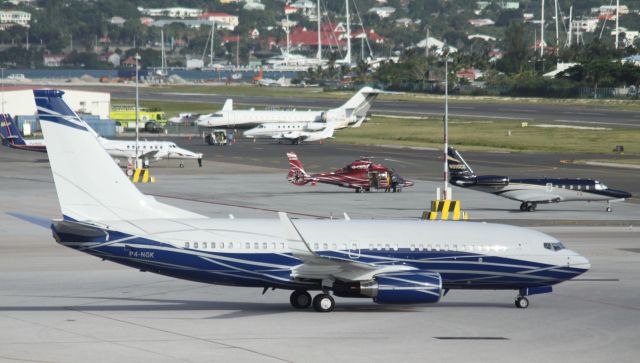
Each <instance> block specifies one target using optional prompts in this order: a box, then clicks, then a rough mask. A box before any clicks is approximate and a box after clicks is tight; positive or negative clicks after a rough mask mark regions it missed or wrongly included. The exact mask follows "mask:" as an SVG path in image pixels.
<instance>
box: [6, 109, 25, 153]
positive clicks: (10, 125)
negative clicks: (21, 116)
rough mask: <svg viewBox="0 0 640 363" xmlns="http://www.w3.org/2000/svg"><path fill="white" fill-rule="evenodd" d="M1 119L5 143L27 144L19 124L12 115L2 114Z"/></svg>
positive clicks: (9, 144)
mask: <svg viewBox="0 0 640 363" xmlns="http://www.w3.org/2000/svg"><path fill="white" fill-rule="evenodd" d="M0 120H1V121H0V136H2V143H3V144H6V145H8V146H11V145H25V144H26V143H25V141H24V138H23V137H22V133H21V132H20V130H19V129H18V125H17V124H16V122H15V121H14V120H13V118H11V116H10V115H8V114H3V115H0Z"/></svg>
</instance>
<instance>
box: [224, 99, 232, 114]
mask: <svg viewBox="0 0 640 363" xmlns="http://www.w3.org/2000/svg"><path fill="white" fill-rule="evenodd" d="M222 111H233V99H232V98H227V100H226V101H224V105H223V106H222Z"/></svg>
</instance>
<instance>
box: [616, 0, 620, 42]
mask: <svg viewBox="0 0 640 363" xmlns="http://www.w3.org/2000/svg"><path fill="white" fill-rule="evenodd" d="M619 18H620V0H616V49H618V46H619V45H620V43H618V42H619V39H620V23H619V21H618V19H619Z"/></svg>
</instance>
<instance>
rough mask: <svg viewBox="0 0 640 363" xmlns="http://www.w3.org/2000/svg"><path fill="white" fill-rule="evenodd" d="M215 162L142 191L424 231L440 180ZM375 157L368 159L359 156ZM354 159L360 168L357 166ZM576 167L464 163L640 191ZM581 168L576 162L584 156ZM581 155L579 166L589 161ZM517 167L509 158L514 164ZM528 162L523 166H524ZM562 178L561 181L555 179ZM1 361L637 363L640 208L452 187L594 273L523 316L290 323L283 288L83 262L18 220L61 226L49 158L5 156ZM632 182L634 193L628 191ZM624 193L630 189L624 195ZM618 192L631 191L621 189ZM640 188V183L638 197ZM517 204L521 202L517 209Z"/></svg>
mask: <svg viewBox="0 0 640 363" xmlns="http://www.w3.org/2000/svg"><path fill="white" fill-rule="evenodd" d="M177 141H179V143H180V144H183V145H184V146H187V147H190V148H193V149H196V150H204V151H205V153H206V155H205V164H204V167H203V168H198V167H197V166H196V165H195V163H187V165H186V166H185V168H184V169H179V168H177V162H176V161H173V160H172V161H163V162H160V163H158V164H156V165H154V168H152V173H153V174H154V175H155V176H156V177H157V178H158V182H157V183H156V184H147V185H140V189H141V190H143V191H144V192H145V193H148V194H153V195H156V196H157V198H159V199H160V200H162V201H163V202H166V203H170V204H173V205H176V206H180V207H184V208H187V209H190V210H193V211H195V212H198V213H203V214H206V215H209V216H212V217H225V216H227V214H229V213H232V214H234V216H235V217H236V218H244V217H265V218H275V213H274V211H276V210H286V211H289V212H291V213H293V214H294V215H296V216H297V217H300V218H310V217H334V218H340V217H342V212H344V211H346V212H348V213H349V214H350V215H351V217H352V218H415V217H417V215H419V213H420V212H421V211H422V210H423V209H424V207H426V206H427V204H428V201H429V200H430V199H431V195H432V194H433V189H434V187H435V186H436V185H439V183H436V182H435V181H434V180H432V178H431V177H430V176H431V175H434V176H438V175H439V172H438V170H439V168H437V167H438V165H439V163H438V161H437V152H434V151H423V150H411V149H385V148H380V147H378V148H366V149H365V148H363V147H359V146H358V147H354V146H344V145H331V144H325V145H302V146H300V147H296V148H295V149H296V151H297V152H298V153H299V155H300V157H301V159H302V161H303V162H305V165H308V168H309V169H312V168H313V169H314V170H315V169H316V168H317V169H318V170H324V169H326V168H329V167H340V166H343V165H344V164H346V163H347V162H349V161H351V160H352V159H353V158H354V157H357V156H359V155H358V154H367V155H373V156H376V157H379V158H381V159H389V160H386V161H384V162H385V163H389V164H393V165H394V166H395V167H397V170H398V171H399V172H400V173H401V174H403V175H405V176H406V177H411V178H414V179H416V181H417V183H416V185H415V186H414V187H412V188H408V189H406V190H405V191H404V192H402V193H395V194H394V193H364V194H356V193H353V192H351V191H348V190H345V189H340V188H336V187H331V186H326V185H318V186H316V187H312V186H305V187H298V186H294V185H292V184H289V183H287V182H286V180H285V174H286V170H287V169H288V165H287V162H286V159H285V156H284V153H285V152H286V151H288V150H289V149H290V148H291V147H290V146H283V145H274V144H252V143H241V144H239V145H235V146H231V147H226V148H223V147H210V146H205V145H199V141H200V140H195V139H192V140H191V142H189V141H188V140H186V139H182V140H177ZM364 151H368V152H367V153H364ZM354 154H356V155H354ZM565 157H572V155H563V156H552V155H546V154H542V155H520V154H507V155H502V154H481V153H469V156H468V157H467V161H472V162H473V163H474V166H476V169H477V170H478V171H480V170H481V169H482V171H483V172H484V171H485V169H486V172H487V173H494V172H495V171H497V170H501V171H504V173H505V174H507V175H514V176H522V175H521V174H522V173H525V172H530V171H541V172H549V173H551V172H555V173H558V174H559V175H564V174H565V173H568V174H571V175H573V174H580V175H588V174H589V175H591V174H598V173H600V174H598V175H599V176H598V177H600V176H607V178H606V179H604V178H603V179H604V180H605V181H606V182H607V183H608V184H610V185H612V186H613V185H616V183H619V184H625V183H629V184H628V185H631V184H632V180H633V179H634V178H635V180H638V179H637V176H638V174H637V173H638V172H637V171H629V170H625V169H610V168H607V169H605V171H602V169H601V168H597V167H589V166H584V167H583V166H575V165H571V164H562V163H559V161H558V160H557V159H559V158H565ZM574 157H576V158H578V157H577V156H574ZM580 158H582V156H580ZM505 160H506V161H505ZM527 160H528V161H527ZM554 167H557V169H554ZM0 183H1V184H2V188H0V200H2V201H3V203H2V204H1V205H0V230H1V231H3V236H2V237H1V238H0V326H1V327H2V329H0V361H3V362H4V361H7V362H24V361H28V362H86V361H87V360H91V361H93V362H137V361H142V360H145V361H154V362H201V361H214V362H217V361H223V362H224V361H231V360H233V361H238V362H245V361H252V362H253V361H260V362H262V361H265V362H267V361H268V362H272V361H283V362H301V361H304V362H320V361H322V362H326V361H338V362H342V361H349V362H371V361H389V360H394V361H402V362H424V361H425V360H436V361H440V360H449V361H456V362H457V361H479V362H488V361H491V362H513V361H514V360H518V361H521V362H539V361H552V362H553V361H560V360H561V361H563V362H580V363H582V362H585V361H588V362H605V361H607V362H609V361H615V362H635V361H637V356H638V354H639V353H640V347H638V345H637V342H638V339H639V338H640V330H638V328H637V327H638V326H639V324H640V313H639V312H640V281H639V280H638V279H637V276H638V274H640V253H639V252H640V235H639V232H638V224H639V221H640V206H639V205H638V204H637V203H629V202H624V203H620V204H618V205H616V206H615V207H614V211H613V213H606V212H604V205H601V204H593V203H592V204H587V203H566V204H557V205H550V206H541V207H540V208H539V210H538V211H536V212H534V213H523V212H519V211H515V210H514V209H515V208H517V203H515V202H511V201H508V200H506V199H503V198H499V197H494V196H491V195H487V194H483V193H478V192H473V191H467V190H456V191H454V193H455V194H454V196H458V197H460V198H461V199H462V200H463V207H464V208H466V209H468V210H469V213H470V214H471V217H472V218H473V219H477V220H483V219H486V220H502V221H506V222H508V223H516V224H524V225H532V226H534V227H535V228H536V229H539V230H541V231H543V232H545V233H549V234H551V235H553V236H556V237H557V238H559V239H560V240H562V241H563V242H565V244H566V245H568V246H569V247H570V248H572V249H574V250H576V251H578V252H580V253H581V254H583V255H585V256H586V257H588V258H589V259H590V261H591V263H592V266H593V267H592V269H591V270H590V271H589V272H588V273H586V274H585V275H583V276H580V278H579V279H577V280H576V281H571V282H566V283H563V284H561V285H558V286H557V287H556V288H555V289H554V292H553V293H552V294H545V295H539V296H534V297H532V298H531V307H530V308H529V309H527V310H519V309H515V308H514V307H513V298H514V296H515V293H514V292H510V291H506V292H505V291H498V292H496V291H452V292H451V293H449V294H448V295H447V296H446V297H445V298H444V300H443V301H442V302H441V303H439V304H436V305H422V306H383V305H376V304H373V303H372V302H371V301H369V300H364V299H337V308H336V311H335V312H333V313H331V314H318V313H314V312H312V311H293V310H292V309H291V308H290V307H289V303H288V293H287V292H286V291H279V290H276V291H268V292H267V293H266V294H265V295H261V293H262V291H261V290H260V289H249V288H234V287H221V286H211V285H204V284H198V283H192V282H186V281H180V280H175V279H170V278H166V277H162V276H157V275H153V274H150V273H140V272H138V271H136V270H133V269H129V268H125V267H121V266H119V265H116V264H113V263H110V262H102V261H100V260H99V259H96V258H94V257H91V256H88V255H85V254H82V253H78V252H76V251H72V250H70V249H67V248H64V247H62V246H60V245H58V244H56V243H55V241H54V240H53V238H52V237H51V232H50V230H48V229H46V228H41V227H37V226H34V225H31V224H28V223H26V222H24V221H22V220H19V219H16V218H14V217H12V216H10V215H8V214H6V213H7V212H21V213H27V214H35V215H41V216H46V217H51V218H55V217H59V215H60V214H59V213H60V212H59V207H58V204H57V198H56V195H55V188H54V185H53V183H52V177H51V173H50V169H49V165H48V162H47V160H46V156H45V155H43V154H36V153H28V152H20V151H16V150H11V149H7V148H0ZM625 185H626V184H625ZM616 187H619V186H618V185H616ZM620 188H621V189H623V187H622V186H620ZM636 188H637V186H636ZM514 203H515V205H514Z"/></svg>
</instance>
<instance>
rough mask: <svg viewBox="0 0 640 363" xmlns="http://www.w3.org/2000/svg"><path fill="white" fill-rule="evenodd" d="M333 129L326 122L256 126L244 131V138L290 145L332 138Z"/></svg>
mask: <svg viewBox="0 0 640 363" xmlns="http://www.w3.org/2000/svg"><path fill="white" fill-rule="evenodd" d="M334 131H335V127H333V125H332V124H331V123H326V122H278V123H267V124H261V125H258V126H256V127H254V128H252V129H250V130H247V131H245V132H244V133H243V134H244V136H245V137H248V138H254V139H276V140H278V141H279V142H282V141H289V142H291V145H295V144H299V143H301V142H313V141H320V140H324V139H328V138H331V137H333V132H334Z"/></svg>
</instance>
